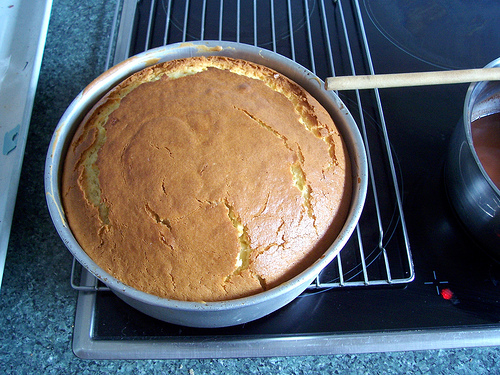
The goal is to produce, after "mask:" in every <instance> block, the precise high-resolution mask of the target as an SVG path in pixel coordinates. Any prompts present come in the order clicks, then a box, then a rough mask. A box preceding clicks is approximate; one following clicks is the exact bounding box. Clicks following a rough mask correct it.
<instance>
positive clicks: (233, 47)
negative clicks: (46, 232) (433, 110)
mask: <svg viewBox="0 0 500 375" xmlns="http://www.w3.org/2000/svg"><path fill="white" fill-rule="evenodd" d="M196 55H203V56H208V55H222V56H228V57H233V58H241V59H245V60H249V61H253V62H256V63H258V64H262V65H266V66H268V67H270V68H272V69H274V70H276V71H278V72H280V73H281V74H283V75H285V76H287V77H289V78H291V79H292V80H294V81H295V82H297V83H298V84H300V85H301V86H302V87H304V88H305V89H306V90H307V91H308V92H309V93H311V95H313V96H314V97H315V98H316V99H317V100H318V101H319V102H320V103H321V104H322V105H323V106H324V107H325V108H326V109H327V111H328V112H329V113H330V115H331V116H332V118H333V119H334V121H335V123H336V125H337V128H338V130H339V131H340V133H341V134H342V136H343V139H344V141H345V143H346V147H347V149H348V152H349V155H350V158H351V165H352V177H353V181H356V182H357V183H354V184H353V192H352V203H351V207H350V211H349V214H348V217H347V220H346V223H345V225H344V226H343V228H342V230H341V232H340V233H339V235H338V237H337V239H336V240H335V241H334V242H333V244H332V245H331V246H330V247H329V249H328V250H327V251H326V252H325V254H324V256H323V257H321V258H320V259H319V260H317V261H316V262H315V263H314V264H313V265H312V266H310V267H309V268H308V269H307V270H305V271H304V272H302V273H301V274H299V275H298V276H296V277H294V278H292V279H291V280H289V281H287V282H285V283H283V284H281V285H279V286H278V287H275V288H273V289H270V290H268V291H265V292H262V293H259V294H257V295H254V296H250V297H246V298H241V299H237V300H233V301H223V302H208V303H199V302H186V301H174V300H168V299H164V298H158V297H156V296H152V295H148V294H146V293H143V292H140V291H138V290H135V289H133V288H130V287H128V286H127V285H124V284H123V283H121V282H119V281H118V280H116V279H115V278H114V277H112V276H111V275H109V274H107V273H106V272H104V270H102V269H101V268H100V267H98V266H97V265H96V264H95V263H94V262H93V261H92V260H91V259H90V258H89V257H88V256H87V254H86V253H85V252H84V251H83V250H82V249H81V247H80V246H79V245H78V243H77V242H76V240H75V239H74V237H73V235H72V233H71V230H70V229H69V228H68V226H67V225H66V221H65V218H64V212H63V208H62V204H61V200H60V191H59V186H60V171H61V168H62V167H61V166H62V162H63V160H64V154H65V150H66V149H67V147H68V145H69V142H70V141H71V139H72V134H73V133H74V131H75V130H76V127H77V126H78V125H79V123H80V121H81V118H82V117H83V116H84V115H85V113H86V112H87V110H88V108H90V107H91V106H92V105H93V104H94V103H95V102H96V100H97V99H98V98H100V97H101V96H103V95H104V94H105V93H106V92H107V91H108V90H109V89H110V88H111V87H113V86H114V85H115V84H116V83H117V82H120V81H122V80H123V79H125V78H126V77H128V76H129V75H130V74H132V73H133V72H136V71H139V70H141V69H143V68H144V67H146V66H148V65H150V64H153V63H157V62H164V61H169V60H173V59H177V58H185V57H191V56H196ZM45 178H46V179H45V181H46V189H47V191H48V192H50V194H48V199H47V202H48V206H49V211H50V213H51V216H52V219H53V221H54V224H55V226H56V229H57V231H58V232H59V235H60V236H61V238H62V239H63V241H64V242H65V244H66V246H67V247H68V249H69V250H70V251H71V252H72V253H73V255H74V256H75V258H76V259H77V260H78V261H79V262H80V263H81V264H82V265H83V266H84V267H85V268H87V269H88V270H89V271H90V272H91V273H93V274H94V276H96V277H98V278H99V279H100V280H101V281H102V282H104V283H105V284H106V285H107V286H109V287H110V288H111V289H112V290H113V291H114V292H115V293H116V294H117V295H118V296H119V297H120V298H121V299H123V300H124V301H126V302H127V303H128V304H129V305H131V306H133V307H135V308H137V309H138V310H140V311H142V312H144V313H146V314H148V315H150V316H153V317H155V318H158V319H160V320H163V321H167V322H171V323H175V324H180V325H186V326H191V327H225V326H230V325H236V324H242V323H246V322H249V321H252V320H255V319H258V318H261V317H263V316H265V315H267V314H269V313H271V312H273V311H275V310H277V309H279V308H281V307H282V306H284V305H285V304H287V303H289V302H290V301H291V300H293V299H294V298H295V297H297V296H298V295H299V294H301V293H302V292H303V291H304V289H306V288H307V287H308V285H310V284H311V282H312V281H313V280H314V279H315V278H316V276H317V275H318V274H319V273H320V272H321V270H322V269H323V268H325V267H326V266H327V265H328V264H329V263H330V262H331V261H332V260H333V259H334V258H335V257H336V256H337V254H338V253H339V252H340V251H341V249H342V248H343V247H344V245H345V244H346V243H347V241H348V240H349V238H350V236H351V234H352V233H353V231H354V229H355V227H356V225H357V222H358V220H359V217H360V216H361V212H362V210H363V206H364V202H365V197H366V191H367V186H368V166H367V160H366V154H365V150H364V145H363V140H362V138H361V134H360V133H359V130H358V128H357V125H356V123H355V121H354V119H353V118H352V116H351V114H350V113H349V111H348V110H347V108H346V106H345V105H344V104H343V103H342V102H341V101H340V99H339V98H338V97H337V96H336V95H335V94H334V93H332V92H328V91H326V90H324V84H323V82H321V81H320V80H319V79H318V78H317V77H316V76H315V75H313V74H312V73H311V72H309V71H307V70H306V69H304V68H303V67H301V66H300V65H298V64H296V63H294V62H293V61H291V60H288V59H286V58H285V57H282V56H279V55H277V54H276V53H274V52H272V51H269V50H264V49H262V48H258V47H254V46H249V45H244V44H241V43H234V42H222V41H212V42H208V41H207V42H192V43H180V44H174V45H169V46H164V47H158V48H155V49H151V50H148V51H146V52H144V53H142V54H139V55H135V56H133V57H131V58H129V59H127V60H126V61H124V62H122V63H120V64H119V65H118V66H116V67H114V68H111V69H110V70H108V71H107V72H105V73H103V74H102V75H101V76H100V77H98V78H97V79H96V80H94V82H92V83H91V84H90V85H89V86H87V87H86V88H85V89H84V91H82V92H81V93H80V95H79V96H78V97H77V98H76V99H75V100H74V101H73V103H72V104H71V106H70V107H69V108H68V110H67V111H66V112H65V114H64V115H63V117H62V118H61V120H60V122H59V125H58V126H57V128H56V130H55V133H54V137H53V139H52V142H51V145H50V148H49V153H48V156H47V164H46V176H45Z"/></svg>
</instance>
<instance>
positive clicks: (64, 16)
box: [0, 0, 500, 374]
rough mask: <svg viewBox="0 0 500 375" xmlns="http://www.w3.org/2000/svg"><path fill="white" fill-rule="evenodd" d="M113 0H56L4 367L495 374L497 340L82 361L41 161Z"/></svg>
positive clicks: (100, 45)
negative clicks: (447, 346)
mask: <svg viewBox="0 0 500 375" xmlns="http://www.w3.org/2000/svg"><path fill="white" fill-rule="evenodd" d="M114 9H115V1H99V0H89V1H84V2H80V1H75V0H54V4H53V8H52V16H51V20H50V25H49V32H48V37H47V42H46V49H45V54H44V59H43V64H42V69H41V73H40V80H39V84H38V90H37V95H36V99H35V105H34V110H33V115H32V121H31V125H30V133H29V137H28V143H27V146H26V154H25V158H24V165H23V170H22V175H21V181H20V186H19V192H18V196H17V203H16V210H15V214H14V220H13V225H12V233H11V239H10V245H9V249H8V254H7V262H6V268H5V275H4V280H3V285H2V289H1V293H0V372H2V373H39V374H42V373H43V374H45V373H47V374H52V373H54V374H56V373H64V374H68V373H101V372H102V373H128V372H132V371H133V372H134V373H135V374H142V373H157V372H158V373H179V374H203V373H217V374H219V373H256V374H261V373H262V374H269V373H280V374H289V373H297V374H301V373H317V372H320V373H342V374H348V373H401V372H403V373H405V372H406V373H453V374H461V373H474V374H484V373H494V372H497V371H499V372H500V366H499V365H497V363H499V362H500V348H472V349H455V350H435V351H420V352H395V353H374V354H359V355H358V354H353V355H333V356H317V357H311V356H309V357H278V358H246V359H224V360H217V359H215V360H166V361H90V360H81V359H78V358H77V357H76V356H75V355H74V354H73V352H72V349H71V340H72V334H73V322H74V314H75V306H76V298H77V292H75V291H74V290H73V289H72V288H71V286H70V281H69V278H70V269H71V261H72V257H71V255H70V253H69V252H68V251H67V250H66V248H65V247H64V245H63V243H62V242H61V241H60V239H59V237H58V235H57V233H56V231H55V229H54V228H53V225H52V223H51V220H50V217H49V214H48V210H47V208H46V203H45V194H44V188H43V172H44V171H43V169H44V162H45V154H46V151H47V147H48V144H49V141H50V137H51V136H52V132H53V130H54V128H55V126H56V124H57V122H58V120H59V118H60V116H61V115H62V114H63V112H64V110H65V108H66V107H67V106H68V105H69V103H70V102H71V101H72V99H73V98H74V97H75V96H76V95H77V94H78V93H79V92H80V91H81V90H82V89H83V88H84V87H85V86H86V85H87V84H88V83H89V82H90V81H92V79H93V78H95V77H96V76H97V75H99V74H100V73H101V72H102V71H103V70H104V66H105V61H106V54H107V45H108V39H109V33H110V27H111V23H112V18H113V14H114Z"/></svg>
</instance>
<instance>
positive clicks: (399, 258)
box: [71, 0, 414, 293]
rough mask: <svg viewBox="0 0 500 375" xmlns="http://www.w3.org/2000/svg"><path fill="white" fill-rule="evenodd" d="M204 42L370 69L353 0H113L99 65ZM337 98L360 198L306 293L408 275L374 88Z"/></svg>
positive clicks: (326, 65)
mask: <svg viewBox="0 0 500 375" xmlns="http://www.w3.org/2000/svg"><path fill="white" fill-rule="evenodd" d="M347 21H349V22H347ZM209 39H210V40H227V41H235V42H240V43H246V44H253V45H255V46H259V47H261V48H266V49H270V50H272V51H274V52H277V53H279V54H282V55H284V56H287V57H289V58H290V59H292V60H295V61H297V62H298V63H300V64H301V65H303V66H305V67H306V68H308V69H309V70H310V71H312V72H313V73H315V74H316V75H318V76H319V77H320V78H321V79H325V78H326V77H328V76H335V75H356V74H374V67H373V63H372V59H371V53H370V48H369V44H368V39H367V36H366V32H365V25H364V21H363V14H362V9H361V7H360V4H359V1H358V0H352V1H348V0H346V1H345V3H344V2H343V1H341V0H331V1H328V0H303V1H292V0H253V1H241V0H234V1H224V0H196V1H195V0H192V1H189V0H180V1H178V0H120V1H118V4H117V8H116V14H115V19H114V22H113V30H112V38H111V43H110V47H109V53H108V59H107V65H108V67H110V66H111V65H115V64H117V63H119V62H121V61H123V60H124V59H126V58H128V57H129V56H131V55H134V54H136V53H139V52H143V51H145V50H147V49H150V48H154V47H158V46H161V45H164V44H170V43H176V42H189V41H192V40H209ZM339 95H340V97H341V99H342V100H343V101H344V103H345V104H346V105H347V106H348V108H349V109H350V111H351V113H352V114H353V116H354V118H355V119H356V121H357V123H358V125H359V127H360V131H361V133H362V136H363V139H364V142H365V147H366V150H367V153H368V163H369V164H368V165H369V174H370V181H369V190H368V196H367V201H366V204H365V208H364V211H363V214H362V217H361V220H360V222H359V224H358V226H357V228H356V231H355V232H354V234H353V236H352V238H351V239H350V240H349V242H348V244H347V245H346V247H345V248H344V249H343V250H342V251H341V253H340V254H339V255H338V257H337V258H336V260H334V261H333V262H332V263H331V264H330V265H329V266H328V267H327V268H326V269H325V270H324V271H323V272H322V273H321V274H320V275H319V276H318V277H317V279H316V280H315V282H313V284H312V285H311V286H310V287H309V288H308V290H307V291H306V292H305V293H314V292H316V291H321V290H324V289H329V288H338V287H369V286H382V285H400V284H405V283H408V282H410V281H412V280H413V278H414V267H413V261H412V256H411V251H410V244H409V240H408V234H407V231H406V223H405V219H404V213H403V209H402V205H403V202H402V194H401V191H402V189H401V185H402V180H401V177H400V173H399V172H400V171H399V169H398V163H397V156H396V155H394V154H393V152H392V150H391V145H390V140H389V135H388V131H387V127H386V123H385V118H384V114H383V108H382V103H381V99H380V96H379V93H378V91H377V90H370V91H363V92H361V91H352V92H347V93H339ZM75 267H77V265H76V262H73V270H72V276H71V283H72V286H73V287H74V288H75V289H77V290H84V291H89V290H90V291H93V290H101V289H106V288H104V287H103V286H101V285H100V284H99V283H98V282H97V279H96V280H95V282H94V283H93V285H90V286H89V284H88V283H85V285H78V283H77V282H75V281H74V280H75V278H77V272H75ZM82 272H86V271H82Z"/></svg>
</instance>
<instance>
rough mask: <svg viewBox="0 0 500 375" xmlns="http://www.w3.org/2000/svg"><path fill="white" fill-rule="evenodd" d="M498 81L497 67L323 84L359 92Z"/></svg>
mask: <svg viewBox="0 0 500 375" xmlns="http://www.w3.org/2000/svg"><path fill="white" fill-rule="evenodd" d="M499 80H500V67H497V68H481V69H464V70H445V71H436V72H422V73H420V72H416V73H396V74H375V75H360V76H340V77H328V78H327V79H326V82H325V88H326V90H361V89H374V88H390V87H410V86H427V85H444V84H453V83H469V82H479V81H499Z"/></svg>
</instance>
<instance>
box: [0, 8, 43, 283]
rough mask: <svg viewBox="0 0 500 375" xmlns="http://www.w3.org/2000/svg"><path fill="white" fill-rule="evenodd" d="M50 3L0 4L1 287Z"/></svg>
mask: <svg viewBox="0 0 500 375" xmlns="http://www.w3.org/2000/svg"><path fill="white" fill-rule="evenodd" d="M51 9H52V0H44V1H37V2H36V3H35V4H32V3H31V2H30V1H27V0H11V1H8V2H7V1H4V2H2V3H1V4H0V20H1V21H0V144H1V145H2V146H1V151H0V284H1V282H2V277H3V271H4V267H5V258H6V256H7V246H8V243H9V237H10V230H11V225H12V215H13V213H14V206H15V202H16V196H17V188H18V185H19V178H20V175H21V167H22V163H23V158H24V150H25V145H26V140H27V137H28V128H29V124H30V120H31V110H32V108H33V102H34V99H35V91H36V87H37V84H38V75H39V72H40V66H41V64H42V55H43V49H44V46H45V39H46V36H47V29H48V24H49V17H50V11H51Z"/></svg>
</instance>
